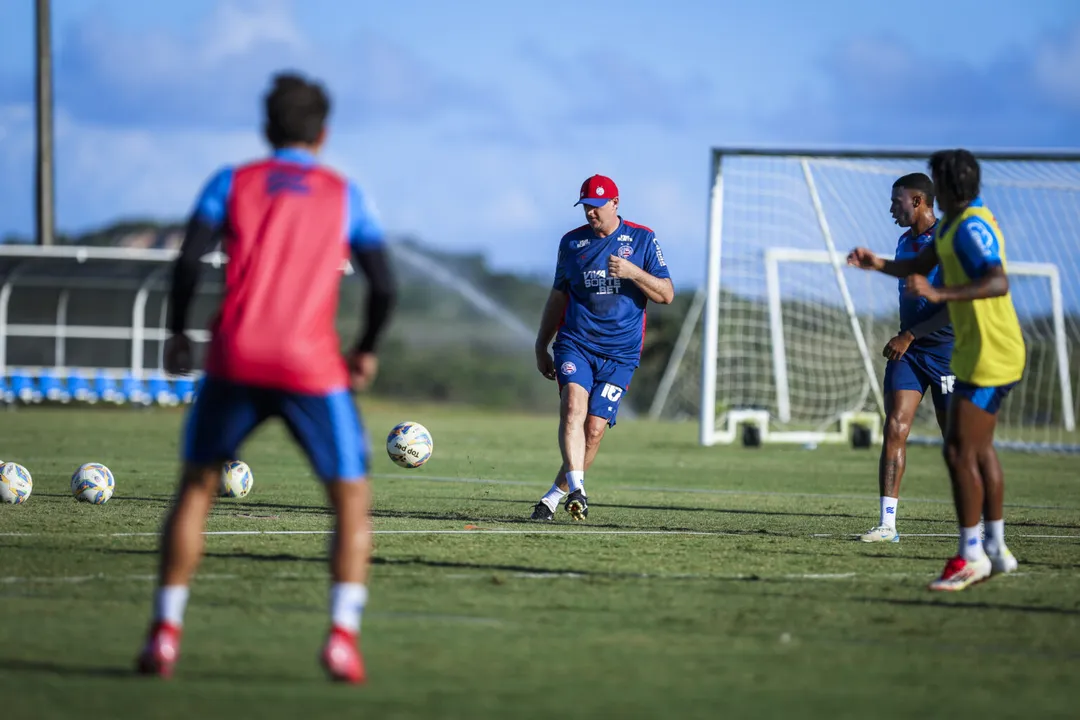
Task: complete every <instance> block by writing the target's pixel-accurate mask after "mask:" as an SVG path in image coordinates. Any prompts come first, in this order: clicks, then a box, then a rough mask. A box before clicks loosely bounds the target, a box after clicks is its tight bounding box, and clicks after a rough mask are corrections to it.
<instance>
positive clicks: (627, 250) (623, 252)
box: [616, 245, 634, 260]
mask: <svg viewBox="0 0 1080 720" xmlns="http://www.w3.org/2000/svg"><path fill="white" fill-rule="evenodd" d="M616 252H617V253H618V255H619V257H621V258H622V259H623V260H629V259H630V256H631V255H633V254H634V248H633V247H631V246H630V245H620V246H619V249H618V250H617V251H616Z"/></svg>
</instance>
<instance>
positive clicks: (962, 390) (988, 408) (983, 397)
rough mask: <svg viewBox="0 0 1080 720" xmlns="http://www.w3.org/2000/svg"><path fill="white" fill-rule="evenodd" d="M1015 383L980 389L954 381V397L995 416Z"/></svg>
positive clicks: (976, 386)
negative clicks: (960, 398)
mask: <svg viewBox="0 0 1080 720" xmlns="http://www.w3.org/2000/svg"><path fill="white" fill-rule="evenodd" d="M1016 385H1017V383H1014V382H1013V383H1009V384H1008V385H992V386H989V387H980V386H978V385H972V384H971V383H966V382H961V381H960V380H957V381H956V396H957V397H962V398H964V399H965V400H967V401H969V402H971V403H972V404H973V405H975V406H976V407H978V408H979V409H980V410H983V411H985V412H988V413H990V414H991V415H997V411H998V410H1000V409H1001V402H1002V401H1003V400H1004V399H1005V398H1006V396H1008V394H1009V391H1010V390H1012V389H1013V388H1014V387H1016Z"/></svg>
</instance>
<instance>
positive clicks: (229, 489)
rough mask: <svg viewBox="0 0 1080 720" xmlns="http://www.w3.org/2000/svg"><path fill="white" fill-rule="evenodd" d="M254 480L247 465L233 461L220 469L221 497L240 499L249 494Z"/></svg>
mask: <svg viewBox="0 0 1080 720" xmlns="http://www.w3.org/2000/svg"><path fill="white" fill-rule="evenodd" d="M254 482H255V478H254V477H253V476H252V474H251V468H249V467H248V466H247V463H245V462H241V461H240V460H233V461H232V462H227V463H225V465H224V466H222V468H221V496H222V497H231V498H242V497H244V496H245V495H247V494H248V493H249V492H251V486H252V484H253V483H254Z"/></svg>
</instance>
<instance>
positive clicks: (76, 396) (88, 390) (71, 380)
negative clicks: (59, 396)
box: [67, 370, 98, 403]
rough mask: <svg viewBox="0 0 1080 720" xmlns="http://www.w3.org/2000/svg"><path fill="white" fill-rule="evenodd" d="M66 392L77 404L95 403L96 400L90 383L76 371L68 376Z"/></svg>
mask: <svg viewBox="0 0 1080 720" xmlns="http://www.w3.org/2000/svg"><path fill="white" fill-rule="evenodd" d="M67 391H68V394H69V395H70V396H71V398H72V399H73V400H75V401H77V402H85V403H95V402H97V399H98V396H97V393H96V392H94V389H93V388H92V387H90V381H89V380H87V379H86V377H85V376H83V374H82V373H81V372H79V371H77V370H76V371H72V373H71V374H70V375H68V382H67Z"/></svg>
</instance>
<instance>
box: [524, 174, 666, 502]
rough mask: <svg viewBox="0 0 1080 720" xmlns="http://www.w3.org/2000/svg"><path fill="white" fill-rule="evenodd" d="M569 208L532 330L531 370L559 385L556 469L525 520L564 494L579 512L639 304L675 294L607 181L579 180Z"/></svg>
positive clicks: (659, 257) (630, 369)
mask: <svg viewBox="0 0 1080 720" xmlns="http://www.w3.org/2000/svg"><path fill="white" fill-rule="evenodd" d="M575 205H583V206H584V208H585V220H586V224H585V225H582V226H581V227H579V228H577V229H576V230H571V231H570V232H568V233H567V234H566V235H564V236H563V238H562V240H561V241H560V243H559V259H558V263H557V264H556V267H555V282H554V284H553V286H552V289H551V294H550V295H549V296H548V300H547V304H546V305H545V306H544V314H543V317H542V319H541V320H540V330H539V331H538V332H537V334H536V366H537V368H538V369H539V370H540V373H541V374H542V375H543V376H544V377H546V378H548V379H549V380H557V381H558V383H559V393H560V397H561V399H562V403H561V407H560V414H559V449H560V450H561V451H562V467H561V468H560V469H559V474H558V475H557V476H556V478H555V483H554V484H553V485H552V486H551V489H550V490H548V492H547V494H545V495H544V496H543V497H542V498H541V499H540V502H538V503H537V504H536V505H535V506H534V507H533V513H532V519H533V520H551V519H552V518H554V517H555V510H556V508H558V506H559V501H560V500H562V498H563V497H564V496H565V497H566V505H565V507H566V511H567V512H568V513H570V517H571V518H573V519H574V520H582V519H584V518H586V517H588V515H589V505H588V498H587V497H586V494H585V470H586V468H588V467H589V466H590V465H591V464H592V461H593V459H594V458H595V457H596V451H597V450H598V449H599V448H600V440H601V439H603V437H604V432H605V431H606V430H607V428H608V427H611V426H612V425H614V424H615V416H616V415H617V414H618V412H619V403H620V401H621V400H622V397H623V393H624V392H626V389H627V388H629V387H630V378H631V377H632V376H633V374H634V370H636V369H637V366H638V362H639V361H640V359H641V348H642V344H643V342H644V339H645V305H646V304H647V303H648V301H649V300H652V301H653V302H658V303H664V304H665V305H666V304H668V303H670V302H671V301H672V300H673V299H674V297H675V288H674V286H673V285H672V283H671V274H670V273H669V272H668V268H667V263H665V262H664V254H663V253H662V252H661V251H660V244H659V242H657V240H656V235H655V234H654V233H653V231H652V230H650V229H649V228H647V227H645V226H644V225H638V224H636V223H632V222H629V221H627V220H623V218H622V217H621V216H620V215H619V189H618V188H617V187H616V186H615V183H614V182H613V181H612V180H611V178H607V177H604V176H603V175H593V176H592V177H590V178H589V179H587V180H586V181H585V182H584V183H582V185H581V193H580V196H579V199H578V201H577V203H576V204H575ZM552 339H554V340H555V344H554V346H553V347H552V350H553V351H554V357H553V356H552V354H551V352H549V351H548V347H549V345H551V341H552ZM568 493H569V494H568Z"/></svg>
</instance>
